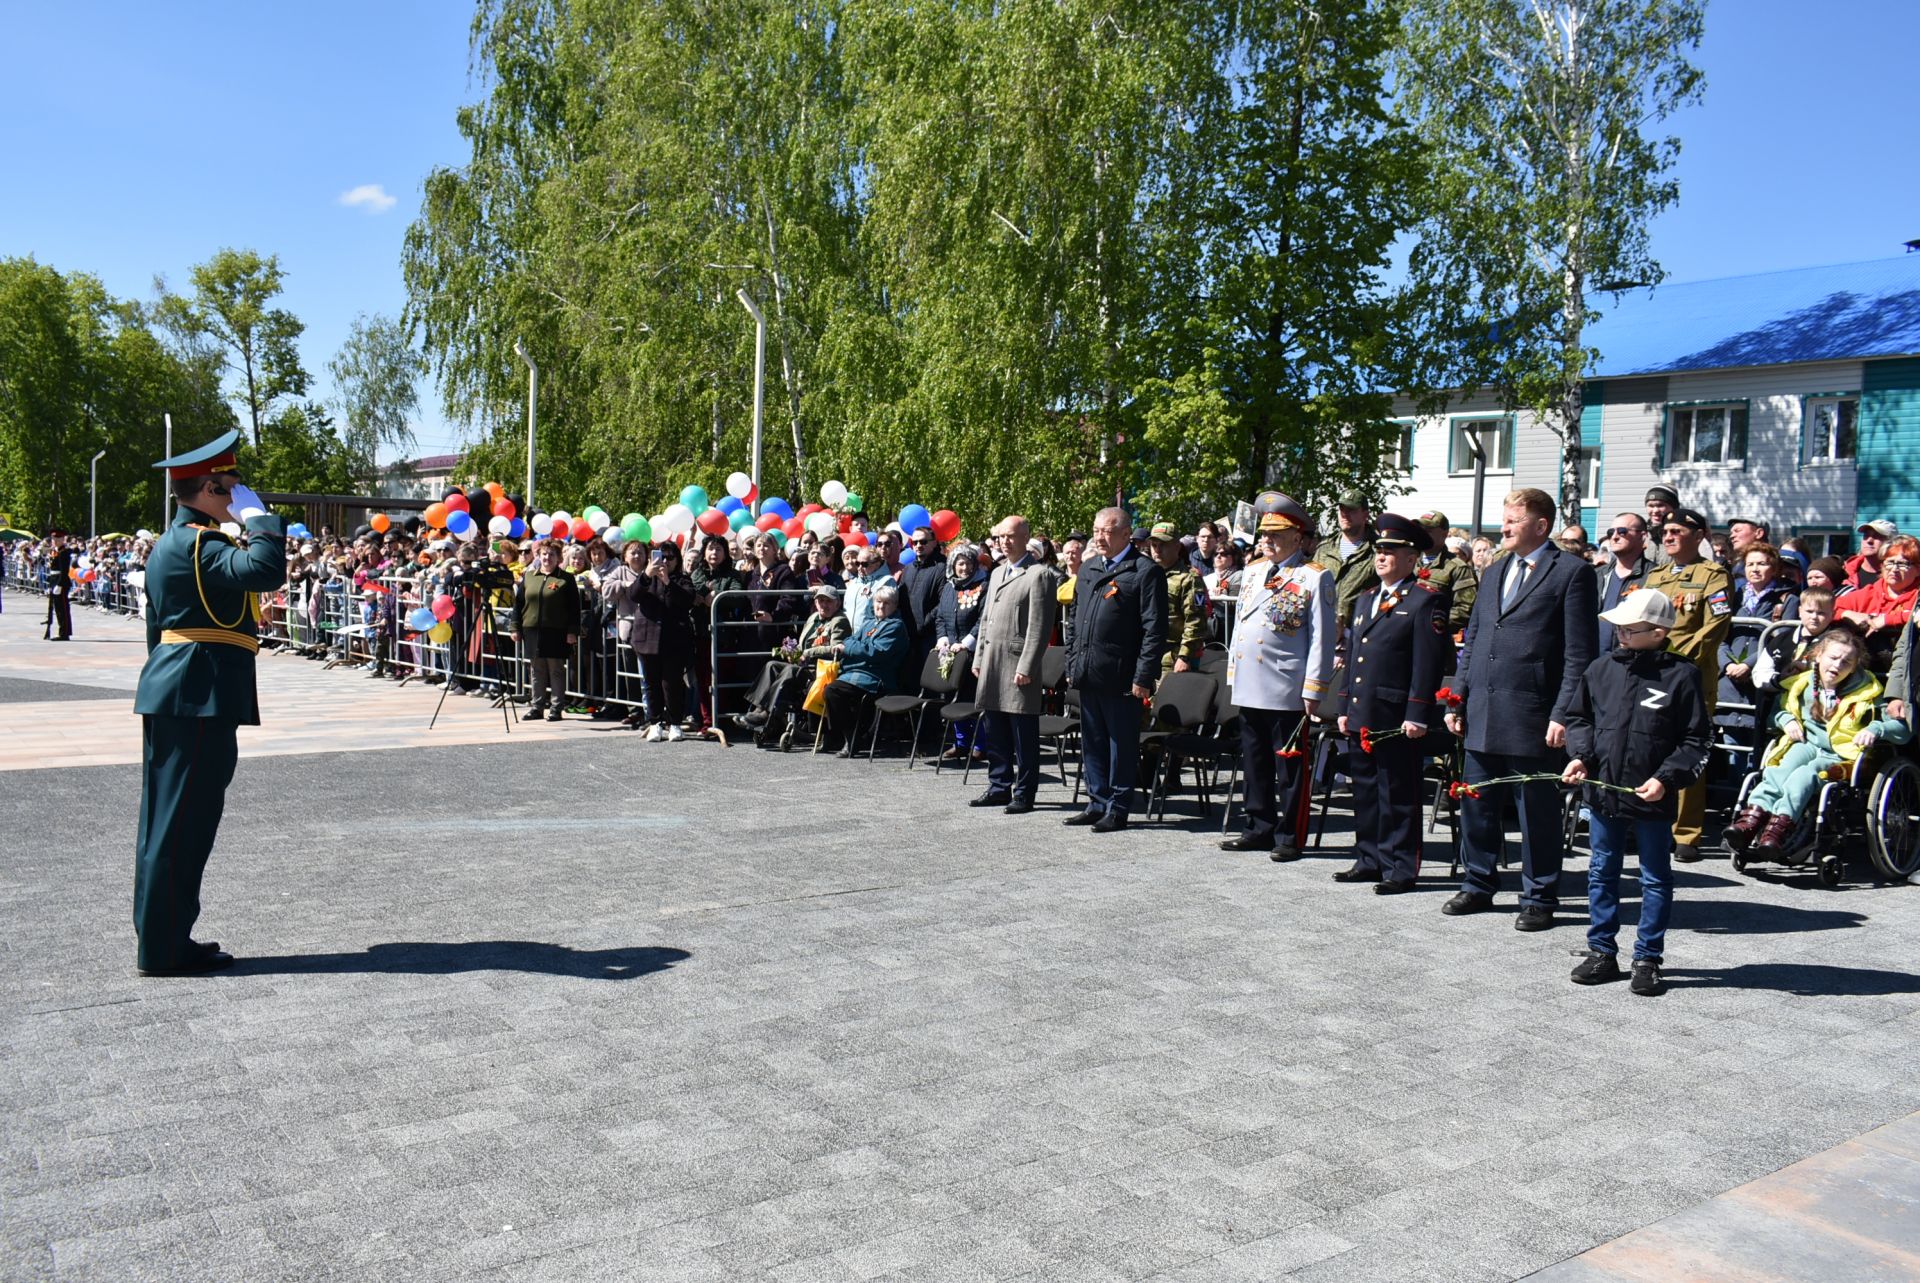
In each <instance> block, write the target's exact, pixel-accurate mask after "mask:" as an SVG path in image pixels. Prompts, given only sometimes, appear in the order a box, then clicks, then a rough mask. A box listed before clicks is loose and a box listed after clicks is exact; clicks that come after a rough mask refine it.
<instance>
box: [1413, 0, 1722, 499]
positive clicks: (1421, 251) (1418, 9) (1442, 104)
mask: <svg viewBox="0 0 1920 1283" xmlns="http://www.w3.org/2000/svg"><path fill="white" fill-rule="evenodd" d="M1411 3H1412V9H1411V12H1410V14H1409V16H1408V21H1407V28H1406V32H1407V34H1406V40H1405V50H1404V56H1403V57H1402V59H1401V63H1400V67H1399V77H1398V79H1399V83H1400V84H1401V85H1402V86H1404V103H1405V108H1406V110H1407V111H1408V113H1409V114H1410V115H1411V116H1412V117H1413V118H1414V119H1415V120H1417V122H1418V127H1419V129H1420V131H1421V133H1422V135H1423V136H1424V137H1425V139H1426V140H1427V142H1428V143H1429V145H1430V146H1431V147H1432V148H1433V150H1434V156H1435V163H1434V165H1433V170H1432V181H1431V184H1430V186H1429V193H1428V195H1427V197H1426V200H1425V202H1424V203H1425V206H1426V211H1427V217H1426V219H1425V220H1424V221H1423V223H1422V225H1421V227H1420V233H1421V239H1420V241H1419V243H1418V245H1417V247H1416V248H1415V249H1414V251H1413V254H1412V258H1411V268H1412V272H1413V275H1414V276H1415V277H1416V279H1418V280H1419V281H1420V283H1421V284H1422V286H1423V287H1424V289H1423V294H1424V297H1426V298H1427V299H1429V300H1430V302H1431V303H1432V304H1433V305H1434V306H1435V308H1436V309H1437V311H1436V315H1435V318H1434V320H1433V322H1432V329H1433V331H1434V332H1435V333H1436V334H1440V335H1444V336H1447V337H1448V338H1449V340H1450V341H1446V342H1436V343H1433V344H1430V345H1429V346H1428V347H1427V349H1426V350H1427V352H1428V354H1429V355H1430V356H1431V357H1432V358H1433V360H1434V362H1435V365H1434V368H1432V369H1431V371H1430V375H1429V378H1430V381H1431V382H1433V383H1435V384H1437V385H1450V386H1454V387H1478V386H1490V387H1493V388H1495V389H1497V390H1498V391H1499V393H1500V395H1501V397H1502V399H1503V401H1504V403H1505V405H1506V407H1507V408H1509V409H1531V410H1533V411H1535V412H1536V413H1538V414H1540V415H1541V416H1542V418H1543V419H1544V420H1545V421H1546V422H1547V423H1548V424H1549V425H1550V426H1551V427H1552V428H1553V430H1554V431H1556V432H1557V433H1558V434H1559V436H1560V438H1561V440H1562V443H1563V445H1564V450H1563V455H1562V457H1563V460H1564V466H1563V469H1562V481H1561V496H1560V502H1561V508H1562V510H1563V512H1564V513H1565V515H1566V517H1567V519H1568V520H1570V521H1572V520H1577V519H1578V513H1579V506H1580V498H1579V458H1580V447H1581V440H1580V404H1581V400H1580V396H1581V380H1582V378H1583V377H1584V375H1585V373H1586V371H1587V370H1588V369H1590V368H1591V367H1592V362H1593V359H1594V357H1595V355H1596V353H1595V352H1594V351H1593V349H1591V348H1590V347H1589V346H1588V345H1587V343H1586V339H1585V329H1586V326H1587V324H1588V323H1589V322H1590V321H1592V320H1593V318H1594V316H1595V315H1596V313H1595V312H1594V310H1593V307H1592V305H1591V303H1590V296H1591V295H1592V294H1593V293H1594V292H1595V291H1606V290H1608V289H1610V288H1612V289H1618V288H1622V287H1629V286H1638V285H1652V284H1655V283H1656V282H1658V281H1659V280H1660V279H1662V277H1663V275H1664V273H1663V271H1662V270H1661V268H1660V265H1659V264H1658V263H1657V262H1656V261H1655V260H1654V258H1653V256H1652V253H1651V251H1650V248H1649V245H1648V240H1647V229H1648V227H1649V225H1650V224H1651V222H1652V220H1653V217H1654V216H1655V215H1656V214H1658V213H1659V212H1660V211H1661V210H1663V209H1665V208H1667V207H1668V206H1669V205H1671V204H1673V202H1674V201H1676V200H1677V199H1678V198H1679V186H1678V184H1677V183H1676V182H1675V181H1674V179H1673V178H1672V177H1671V174H1670V170H1671V167H1672V165H1673V162H1674V160H1675V159H1676V158H1677V156H1678V155H1679V151H1680V143H1679V140H1678V139H1677V138H1673V137H1664V138H1661V137H1653V136H1650V134H1649V131H1650V129H1651V128H1652V127H1653V126H1656V125H1658V124H1659V123H1660V122H1661V121H1663V120H1665V119H1666V118H1667V117H1668V116H1669V115H1671V114H1672V113H1673V112H1674V111H1676V110H1677V109H1679V108H1680V107H1681V106H1683V105H1685V104H1687V103H1689V102H1692V101H1694V100H1695V99H1697V98H1698V97H1699V96H1700V94H1701V93H1702V92H1703V89H1704V85H1703V81H1702V78H1701V75H1700V72H1699V71H1698V70H1697V69H1696V68H1695V67H1694V66H1693V65H1692V64H1691V63H1689V62H1688V61H1687V54H1688V52H1689V51H1690V50H1692V49H1693V48H1695V47H1696V46H1698V44H1699V43H1700V37H1701V33H1702V30H1703V26H1704V18H1703V13H1702V9H1703V5H1702V3H1701V0H1411ZM1474 336H1481V340H1482V341H1453V340H1464V339H1472V338H1473V337H1474Z"/></svg>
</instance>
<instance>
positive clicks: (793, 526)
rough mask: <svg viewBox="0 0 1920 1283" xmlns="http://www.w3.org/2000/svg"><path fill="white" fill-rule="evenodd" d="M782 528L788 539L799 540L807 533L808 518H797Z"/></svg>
mask: <svg viewBox="0 0 1920 1283" xmlns="http://www.w3.org/2000/svg"><path fill="white" fill-rule="evenodd" d="M780 528H781V529H782V530H784V531H786V532H787V538H789V539H798V538H799V537H800V536H801V535H803V534H805V533H807V522H806V518H804V517H795V518H793V519H792V520H790V521H788V522H786V523H785V524H783V525H782V526H781V527H780Z"/></svg>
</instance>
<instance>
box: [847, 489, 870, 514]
mask: <svg viewBox="0 0 1920 1283" xmlns="http://www.w3.org/2000/svg"><path fill="white" fill-rule="evenodd" d="M866 510H867V501H866V500H865V499H862V498H861V497H860V496H859V495H857V494H855V493H854V492H853V491H851V490H849V491H847V511H848V512H865V511H866Z"/></svg>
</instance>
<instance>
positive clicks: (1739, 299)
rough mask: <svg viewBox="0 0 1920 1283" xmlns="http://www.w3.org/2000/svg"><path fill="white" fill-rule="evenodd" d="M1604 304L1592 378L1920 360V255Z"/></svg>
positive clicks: (1698, 284)
mask: <svg viewBox="0 0 1920 1283" xmlns="http://www.w3.org/2000/svg"><path fill="white" fill-rule="evenodd" d="M1596 306H1597V308H1598V310H1599V312H1600V319H1599V320H1598V321H1596V322H1594V324H1593V325H1592V326H1591V327H1590V328H1589V329H1588V330H1587V343H1588V345H1589V346H1591V347H1596V348H1598V349H1599V350H1600V361H1599V363H1598V365H1597V367H1596V368H1595V369H1594V370H1592V371H1590V372H1589V375H1588V377H1590V378H1621V377H1624V376H1626V375H1630V374H1667V373H1671V372H1675V371H1680V370H1725V369H1733V368H1737V367H1742V366H1753V365H1789V364H1793V363H1795V362H1800V361H1843V360H1859V359H1861V358H1865V357H1881V356H1911V355H1914V354H1916V353H1920V254H1905V255H1902V256H1901V257H1899V258H1884V259H1876V260H1874V261H1872V262H1868V263H1843V264H1840V265H1839V266H1836V267H1802V268H1796V269H1794V270H1792V271H1786V272H1762V273H1759V274H1758V275H1755V276H1729V277H1725V278H1723V279H1721V280H1717V281H1692V282H1688V283H1686V284H1681V285H1660V286H1657V287H1656V288H1654V289H1651V290H1635V291H1634V292H1632V293H1630V294H1624V295H1621V296H1620V297H1619V298H1618V300H1617V301H1613V302H1609V301H1607V300H1606V299H1605V297H1604V296H1603V297H1602V298H1601V299H1600V300H1598V301H1597V303H1596Z"/></svg>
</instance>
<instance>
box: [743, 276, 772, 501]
mask: <svg viewBox="0 0 1920 1283" xmlns="http://www.w3.org/2000/svg"><path fill="white" fill-rule="evenodd" d="M735 293H736V295H738V297H739V299H740V306H741V307H744V308H746V309H747V311H748V312H750V313H751V314H752V315H753V489H754V498H753V507H752V508H750V509H749V510H748V511H750V512H751V513H752V514H753V515H754V516H755V517H758V516H759V515H760V498H761V496H760V493H759V491H760V425H761V422H762V419H763V417H764V416H765V414H766V408H767V318H766V317H765V316H763V315H761V312H760V305H759V304H758V303H756V302H754V301H753V295H751V294H749V293H747V292H746V290H744V289H741V290H736V291H735Z"/></svg>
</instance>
